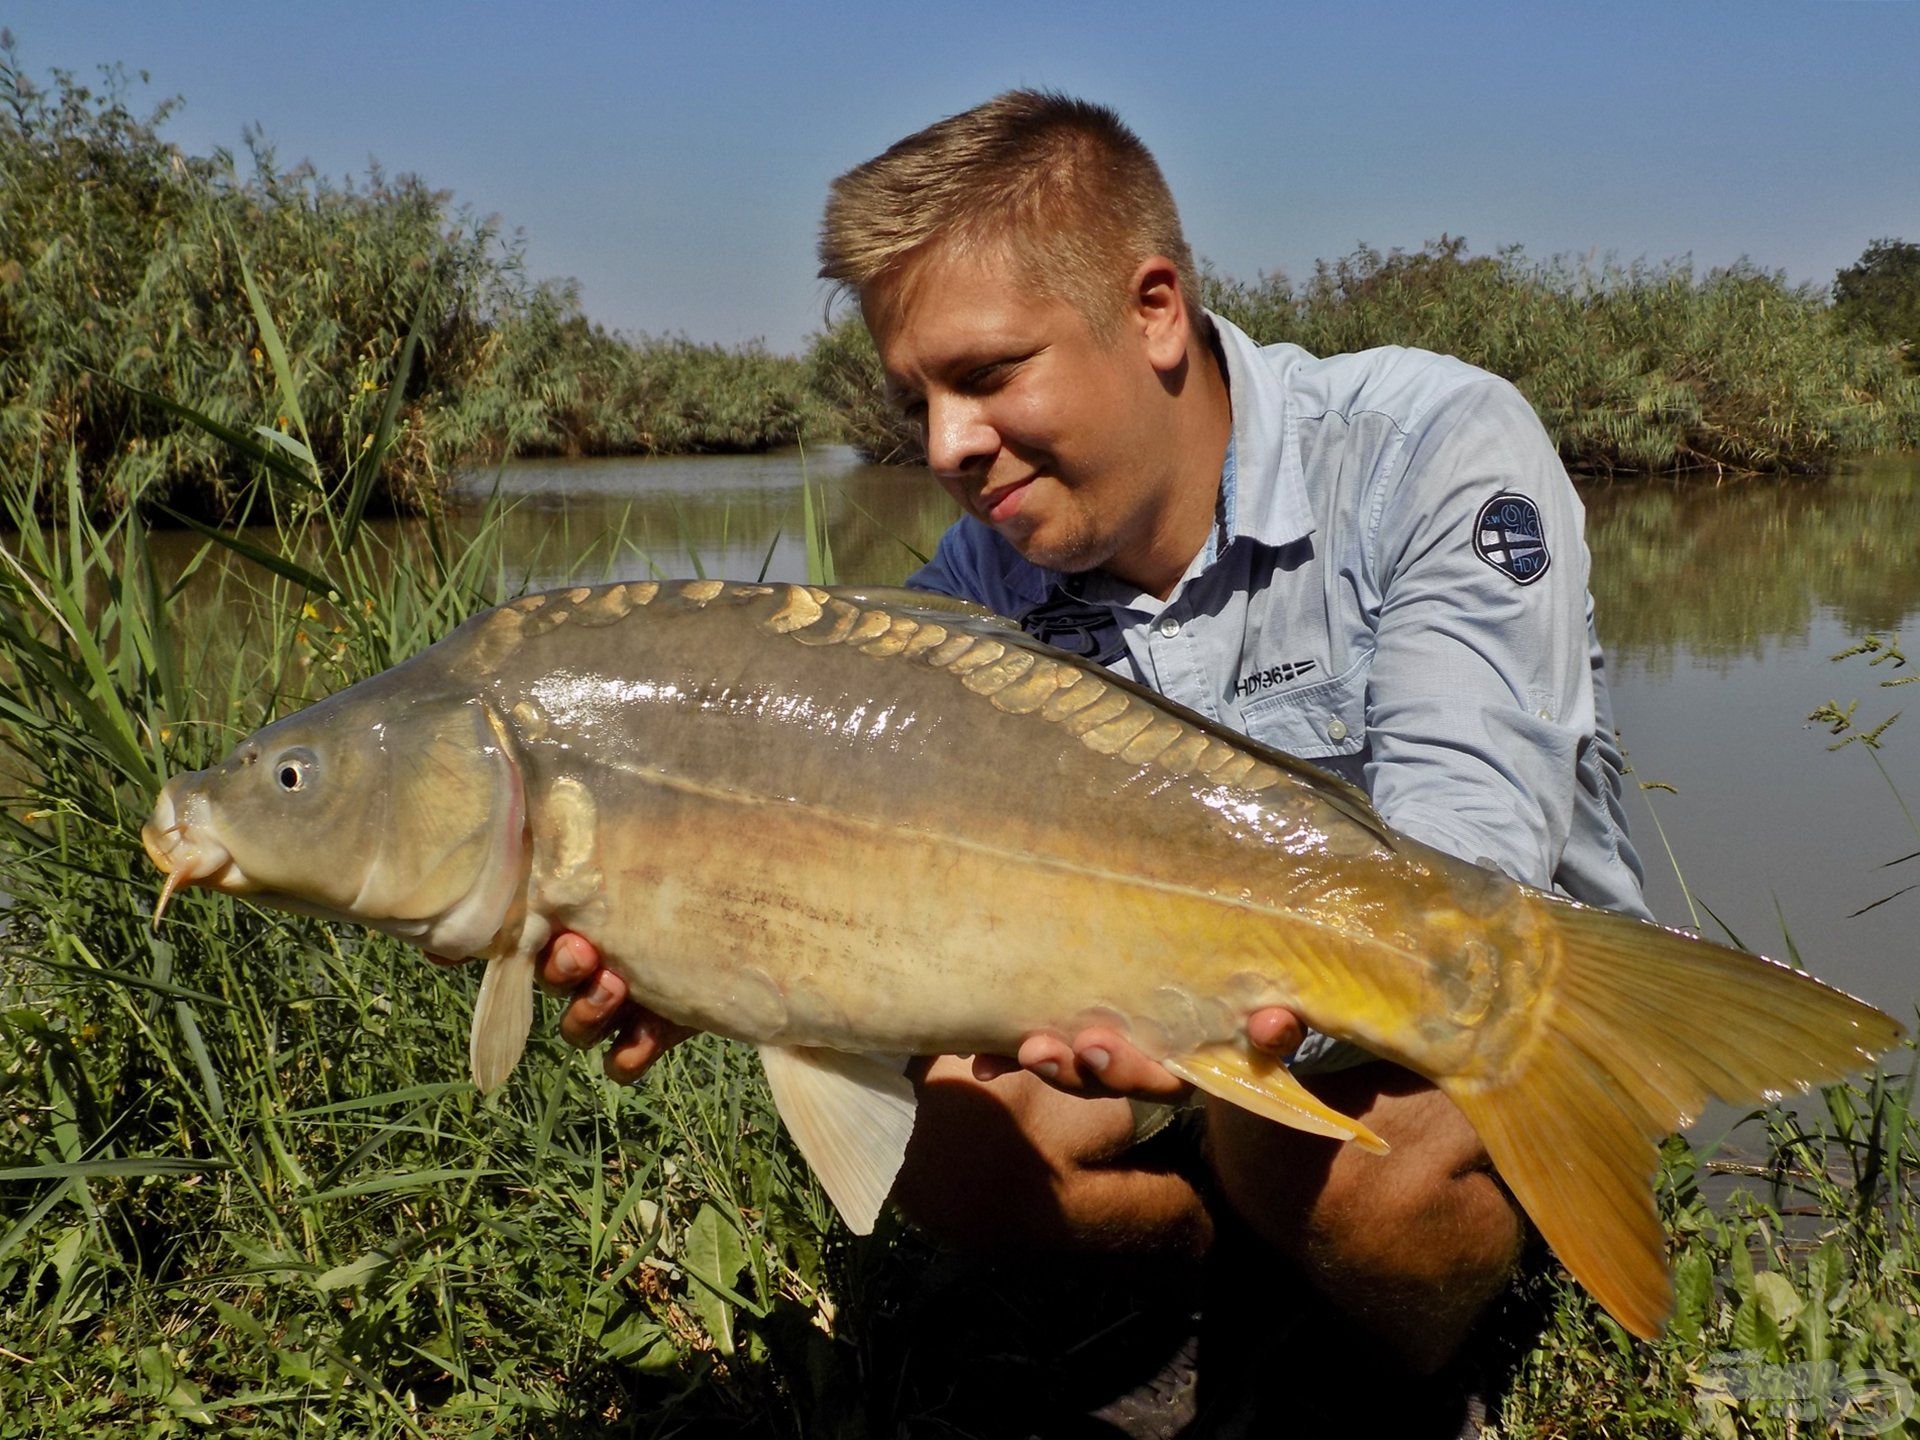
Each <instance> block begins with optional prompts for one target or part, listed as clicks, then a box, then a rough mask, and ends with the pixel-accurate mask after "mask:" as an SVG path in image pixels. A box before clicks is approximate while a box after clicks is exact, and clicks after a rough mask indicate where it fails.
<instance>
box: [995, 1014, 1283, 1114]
mask: <svg viewBox="0 0 1920 1440" xmlns="http://www.w3.org/2000/svg"><path fill="white" fill-rule="evenodd" d="M1306 1036H1307V1027H1306V1024H1305V1022H1303V1021H1302V1020H1301V1019H1300V1017H1299V1016H1298V1015H1296V1014H1294V1013H1293V1011H1291V1010H1287V1009H1283V1008H1282V1007H1280V1006H1277V1005H1276V1006H1272V1007H1270V1008H1268V1009H1265V1010H1256V1011H1254V1012H1253V1014H1251V1015H1249V1016H1248V1017H1247V1038H1248V1039H1249V1040H1250V1041H1252V1042H1253V1044H1254V1045H1255V1047H1257V1048H1258V1049H1261V1050H1264V1051H1266V1052H1267V1053H1268V1054H1270V1055H1273V1056H1274V1057H1276V1058H1278V1059H1285V1058H1286V1057H1287V1056H1289V1055H1291V1054H1292V1053H1293V1052H1294V1051H1295V1050H1297V1049H1299V1048H1300V1042H1301V1041H1302V1040H1304V1039H1306ZM1015 1069H1024V1070H1028V1071H1031V1072H1032V1073H1033V1074H1035V1075H1037V1076H1039V1077H1040V1078H1041V1079H1042V1080H1045V1081H1046V1082H1047V1083H1048V1084H1049V1085H1052V1086H1054V1087H1055V1088H1057V1089H1060V1090H1066V1091H1070V1092H1072V1093H1074V1094H1079V1095H1121V1096H1125V1097H1126V1098H1128V1099H1130V1100H1177V1099H1179V1098H1180V1097H1181V1096H1182V1095H1184V1094H1185V1093H1186V1090H1187V1083H1186V1081H1184V1080H1181V1079H1179V1078H1178V1077H1177V1076H1174V1075H1172V1074H1170V1073H1169V1072H1168V1071H1167V1070H1166V1069H1165V1068H1163V1067H1162V1066H1161V1065H1160V1064H1158V1063H1157V1062H1156V1061H1153V1060H1149V1059H1148V1058H1147V1057H1146V1056H1145V1055H1143V1054H1141V1053H1140V1052H1139V1051H1138V1050H1136V1049H1135V1048H1134V1047H1133V1045H1132V1044H1131V1043H1130V1042H1129V1041H1128V1040H1127V1037H1126V1036H1125V1035H1123V1034H1121V1033H1120V1032H1119V1031H1118V1030H1113V1029H1109V1028H1107V1027H1105V1026H1099V1025H1096V1026H1093V1027H1090V1028H1089V1029H1086V1030H1082V1031H1081V1032H1080V1033H1079V1034H1078V1035H1076V1036H1074V1038H1073V1043H1072V1044H1071V1045H1069V1044H1068V1043H1067V1042H1066V1041H1065V1040H1062V1039H1060V1038H1059V1037H1058V1036H1057V1035H1029V1036H1028V1037H1027V1038H1026V1039H1025V1040H1024V1041H1022V1042H1021V1045H1020V1053H1019V1055H1018V1056H1017V1057H1015V1058H1014V1059H1012V1060H1009V1059H1008V1058H1006V1057H1005V1056H1000V1055H979V1056H975V1057H974V1062H973V1073H974V1075H975V1076H976V1077H977V1078H978V1079H981V1080H991V1079H993V1078H994V1077H995V1076H997V1075H1004V1074H1006V1073H1007V1072H1009V1071H1011V1070H1015Z"/></svg>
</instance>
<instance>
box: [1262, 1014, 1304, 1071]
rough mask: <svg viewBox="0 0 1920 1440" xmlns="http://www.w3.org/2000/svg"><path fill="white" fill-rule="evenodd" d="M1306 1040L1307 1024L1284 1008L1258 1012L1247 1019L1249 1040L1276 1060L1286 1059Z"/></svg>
mask: <svg viewBox="0 0 1920 1440" xmlns="http://www.w3.org/2000/svg"><path fill="white" fill-rule="evenodd" d="M1306 1038H1307V1026H1306V1022H1305V1021H1304V1020H1302V1019H1301V1018H1300V1017H1299V1016H1298V1015H1296V1014H1294V1013H1293V1011H1291V1010H1288V1009H1286V1008H1284V1007H1282V1006H1279V1005H1274V1006H1270V1007H1269V1008H1267V1009H1265V1010H1256V1011H1254V1012H1253V1014H1251V1015H1249V1016H1248V1017H1247V1039H1249V1040H1250V1041H1252V1042H1253V1044H1254V1046H1255V1047H1256V1048H1258V1049H1261V1050H1264V1051H1266V1052H1267V1053H1268V1054H1269V1055H1272V1056H1274V1057H1275V1058H1276V1059H1280V1060H1284V1059H1286V1058H1287V1057H1288V1056H1289V1055H1291V1054H1293V1052H1294V1051H1296V1050H1298V1049H1299V1048H1300V1043H1301V1042H1302V1041H1303V1040H1305V1039H1306Z"/></svg>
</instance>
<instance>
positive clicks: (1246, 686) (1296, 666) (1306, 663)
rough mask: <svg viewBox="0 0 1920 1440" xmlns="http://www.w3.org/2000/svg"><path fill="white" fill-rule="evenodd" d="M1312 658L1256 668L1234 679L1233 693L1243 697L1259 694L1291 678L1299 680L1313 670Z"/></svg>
mask: <svg viewBox="0 0 1920 1440" xmlns="http://www.w3.org/2000/svg"><path fill="white" fill-rule="evenodd" d="M1313 667H1314V662H1313V661H1311V660H1289V661H1287V662H1286V663H1285V664H1284V665H1270V666H1268V667H1267V668H1266V669H1265V670H1255V671H1254V672H1253V673H1252V674H1251V675H1242V676H1241V677H1240V678H1239V679H1238V680H1236V681H1234V684H1233V693H1234V694H1235V695H1237V696H1240V697H1242V698H1244V697H1246V696H1248V695H1258V694H1259V693H1260V692H1261V691H1262V690H1271V689H1272V688H1273V687H1274V686H1275V685H1284V684H1286V683H1287V681H1289V680H1298V679H1299V678H1300V677H1301V676H1302V675H1308V674H1311V673H1312V672H1313Z"/></svg>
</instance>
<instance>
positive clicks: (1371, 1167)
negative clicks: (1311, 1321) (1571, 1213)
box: [1207, 1061, 1523, 1374]
mask: <svg viewBox="0 0 1920 1440" xmlns="http://www.w3.org/2000/svg"><path fill="white" fill-rule="evenodd" d="M1305 1083H1306V1085H1307V1087H1308V1088H1309V1089H1310V1090H1312V1091H1313V1092H1314V1093H1315V1094H1316V1095H1318V1096H1319V1097H1320V1098H1321V1099H1323V1100H1325V1101H1326V1102H1327V1103H1328V1104H1329V1105H1332V1106H1334V1107H1335V1108H1336V1109H1339V1110H1342V1111H1344V1112H1345V1113H1347V1114H1349V1115H1353V1116H1356V1117H1358V1118H1360V1119H1364V1120H1365V1121H1366V1122H1367V1124H1368V1125H1369V1126H1371V1127H1372V1128H1373V1130H1374V1132H1375V1133H1376V1134H1378V1135H1379V1136H1380V1138H1381V1139H1383V1140H1385V1141H1386V1142H1387V1144H1388V1145H1389V1146H1390V1147H1391V1150H1390V1153H1388V1154H1386V1155H1371V1154H1368V1153H1367V1152H1366V1151H1364V1150H1361V1149H1360V1148H1359V1147H1357V1146H1353V1145H1342V1144H1340V1143H1339V1142H1337V1141H1332V1140H1327V1139H1323V1138H1321V1137H1319V1136H1314V1135H1307V1134H1304V1133H1302V1132H1300V1131H1298V1130H1292V1129H1287V1128H1285V1127H1282V1126H1278V1125H1273V1124H1270V1123H1268V1122H1267V1121H1264V1120H1261V1119H1259V1118H1257V1117H1256V1116H1253V1115H1250V1114H1248V1113H1247V1112H1246V1111H1244V1110H1240V1109H1238V1108H1237V1107H1234V1106H1231V1105H1224V1104H1213V1105H1210V1107H1209V1113H1208V1117H1207V1118H1208V1131H1209V1141H1210V1150H1211V1159H1212V1161H1213V1167H1214V1172H1215V1174H1216V1176H1217V1178H1218V1181H1219V1185H1220V1189H1221V1193H1222V1195H1223V1196H1224V1197H1225V1199H1226V1201H1227V1203H1228V1204H1230V1205H1231V1206H1232V1207H1233V1209H1234V1211H1235V1213H1236V1214H1237V1215H1238V1216H1239V1218H1240V1219H1241V1221H1242V1222H1243V1223H1244V1224H1245V1225H1246V1226H1247V1227H1248V1228H1249V1229H1250V1230H1251V1231H1252V1232H1253V1233H1254V1235H1255V1236H1257V1237H1258V1238H1259V1239H1260V1240H1262V1241H1263V1242H1264V1243H1266V1244H1267V1245H1269V1246H1271V1247H1272V1248H1273V1249H1274V1250H1276V1251H1278V1252H1279V1253H1280V1254H1281V1255H1283V1256H1284V1257H1286V1258H1287V1259H1288V1260H1290V1261H1292V1262H1293V1263H1294V1264H1295V1265H1296V1266H1298V1267H1299V1269H1300V1270H1301V1272H1302V1273H1303V1274H1304V1275H1305V1276H1306V1278H1307V1280H1308V1281H1309V1283H1311V1284H1312V1285H1313V1287H1314V1288H1315V1289H1316V1290H1318V1291H1320V1292H1321V1293H1322V1294H1323V1295H1325V1296H1326V1297H1327V1298H1328V1299H1329V1300H1330V1301H1331V1302H1332V1303H1333V1304H1335V1305H1336V1306H1338V1307H1339V1308H1340V1309H1342V1310H1343V1311H1345V1312H1346V1313H1347V1314H1349V1315H1350V1316H1352V1317H1353V1318H1354V1319H1355V1320H1356V1321H1358V1322H1359V1323H1360V1324H1361V1325H1363V1326H1364V1327H1365V1328H1366V1329H1368V1330H1369V1331H1371V1332H1373V1333H1375V1334H1377V1335H1379V1336H1380V1337H1381V1339H1382V1340H1384V1341H1385V1342H1386V1343H1388V1344H1389V1345H1391V1346H1392V1347H1393V1348H1394V1349H1395V1350H1397V1351H1398V1352H1399V1353H1400V1354H1401V1355H1402V1356H1403V1357H1404V1359H1405V1360H1406V1362H1407V1365H1408V1366H1409V1368H1410V1369H1412V1370H1413V1371H1414V1372H1415V1373H1418V1374H1430V1373H1432V1372H1433V1371H1435V1370H1438V1369H1439V1368H1440V1367H1441V1366H1443V1365H1444V1364H1446V1362H1447V1360H1448V1359H1449V1358H1451V1357H1452V1355H1453V1354H1454V1352H1455V1351H1457V1350H1458V1349H1459V1347H1460V1344H1461V1342H1462V1341H1464V1340H1465V1339H1466V1336H1467V1333H1468V1331H1470V1330H1471V1329H1472V1327H1473V1324H1474V1322H1475V1321H1476V1320H1477V1319H1478V1318H1479V1317H1480V1315H1481V1313H1482V1312H1483V1311H1484V1310H1485V1309H1486V1308H1487V1306H1488V1304H1489V1303H1490V1302H1491V1301H1492V1300H1493V1299H1494V1297H1495V1296H1497V1295H1498V1294H1499V1293H1500V1291H1501V1289H1502V1288H1503V1287H1504V1286H1505V1284H1506V1282H1507V1278H1508V1277H1509V1276H1510V1275H1511V1274H1512V1272H1513V1269H1514V1266H1515V1264H1516V1263H1517V1262H1518V1260H1519V1257H1520V1250H1521V1244H1522V1239H1523V1228H1522V1224H1521V1219H1520V1212H1519V1210H1518V1209H1517V1207H1516V1206H1515V1205H1514V1203H1513V1200H1512V1197H1511V1196H1509V1195H1508V1193H1507V1191H1506V1189H1505V1188H1504V1187H1503V1186H1502V1185H1501V1184H1500V1182H1499V1181H1498V1179H1497V1178H1495V1175H1494V1172H1493V1165H1492V1162H1491V1161H1490V1160H1489V1159H1488V1158H1487V1154H1486V1150H1485V1148H1484V1147H1483V1146H1482V1145H1481V1144H1480V1139H1479V1137H1478V1136H1477V1135H1475V1134H1474V1131H1473V1127H1472V1126H1471V1125H1469V1124H1468V1123H1467V1120H1466V1117H1465V1116H1463V1115H1462V1114H1461V1113H1460V1111H1459V1110H1458V1109H1457V1108H1456V1107H1455V1106H1454V1104H1453V1102H1452V1101H1450V1100H1448V1099H1447V1098H1446V1096H1444V1095H1442V1094H1441V1093H1440V1092H1439V1091H1438V1090H1436V1089H1435V1088H1434V1087H1433V1086H1432V1085H1430V1084H1428V1083H1427V1082H1426V1081H1424V1080H1422V1079H1420V1078H1419V1077H1418V1076H1416V1075H1413V1074H1411V1073H1409V1072H1408V1071H1406V1070H1403V1069H1401V1068H1399V1067H1398V1066H1395V1065H1390V1064H1387V1063H1386V1062H1384V1061H1380V1062H1376V1063H1374V1064H1369V1065H1362V1066H1356V1067H1355V1068H1353V1069H1351V1070H1343V1071H1337V1072H1335V1073H1333V1074H1329V1075H1324V1076H1313V1077H1305Z"/></svg>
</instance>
